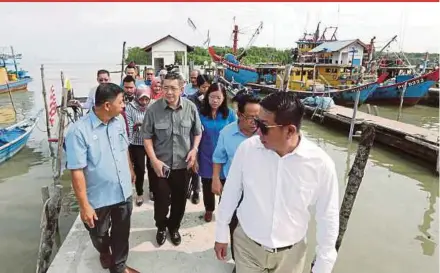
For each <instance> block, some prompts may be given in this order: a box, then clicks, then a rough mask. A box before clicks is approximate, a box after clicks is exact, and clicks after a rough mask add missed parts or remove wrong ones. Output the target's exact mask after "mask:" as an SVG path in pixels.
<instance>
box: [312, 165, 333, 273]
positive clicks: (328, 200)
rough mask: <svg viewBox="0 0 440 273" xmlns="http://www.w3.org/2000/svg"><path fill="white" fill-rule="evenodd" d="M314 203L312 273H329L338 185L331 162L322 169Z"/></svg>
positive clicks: (331, 265)
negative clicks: (314, 229) (313, 260)
mask: <svg viewBox="0 0 440 273" xmlns="http://www.w3.org/2000/svg"><path fill="white" fill-rule="evenodd" d="M324 170H325V171H324V172H323V174H322V176H321V177H322V178H321V179H320V180H321V181H320V183H319V184H320V190H319V192H318V195H317V203H316V216H315V219H316V241H317V247H316V262H315V264H314V266H313V268H312V272H313V273H331V272H332V269H333V266H334V264H335V262H336V257H337V255H338V254H337V252H336V247H335V245H336V240H337V238H338V234H339V183H338V177H337V174H336V168H335V165H334V163H333V162H331V163H328V165H327V166H326V167H325V168H324Z"/></svg>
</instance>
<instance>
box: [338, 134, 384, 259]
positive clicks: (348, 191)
mask: <svg viewBox="0 0 440 273" xmlns="http://www.w3.org/2000/svg"><path fill="white" fill-rule="evenodd" d="M374 137H375V129H374V127H373V126H366V128H365V129H364V130H363V133H362V137H361V139H360V141H359V146H358V150H357V153H356V157H355V159H354V162H353V165H352V167H351V170H350V173H349V174H348V183H347V187H346V188H345V194H344V199H343V201H342V205H341V209H340V212H339V235H338V239H337V241H336V251H338V250H339V248H340V247H341V244H342V239H343V237H344V234H345V231H346V230H347V224H348V220H349V218H350V214H351V211H352V209H353V205H354V202H355V200H356V195H357V193H358V191H359V187H360V185H361V183H362V178H363V177H364V170H365V167H366V165H367V162H368V157H369V156H370V151H371V147H373V143H374Z"/></svg>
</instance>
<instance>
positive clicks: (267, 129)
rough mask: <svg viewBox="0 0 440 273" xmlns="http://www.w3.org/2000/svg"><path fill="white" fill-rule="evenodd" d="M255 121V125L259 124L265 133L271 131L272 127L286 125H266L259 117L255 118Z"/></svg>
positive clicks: (259, 127)
mask: <svg viewBox="0 0 440 273" xmlns="http://www.w3.org/2000/svg"><path fill="white" fill-rule="evenodd" d="M254 121H255V125H256V126H257V128H258V129H260V132H261V133H262V134H263V135H267V133H269V129H271V128H276V127H282V126H284V125H280V124H275V125H266V124H264V123H263V122H262V121H261V120H259V119H257V118H256V119H254Z"/></svg>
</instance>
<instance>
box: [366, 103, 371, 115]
mask: <svg viewBox="0 0 440 273" xmlns="http://www.w3.org/2000/svg"><path fill="white" fill-rule="evenodd" d="M365 106H367V113H368V114H371V105H369V104H368V103H367V104H365Z"/></svg>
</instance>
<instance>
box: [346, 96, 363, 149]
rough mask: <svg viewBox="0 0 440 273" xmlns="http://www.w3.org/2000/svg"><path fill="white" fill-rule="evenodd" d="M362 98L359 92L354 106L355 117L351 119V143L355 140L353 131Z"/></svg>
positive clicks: (349, 136)
mask: <svg viewBox="0 0 440 273" xmlns="http://www.w3.org/2000/svg"><path fill="white" fill-rule="evenodd" d="M360 96H361V92H360V91H357V92H356V99H355V101H354V105H353V117H352V118H351V123H350V133H349V134H348V141H349V142H350V143H351V142H352V140H353V130H354V124H355V122H356V113H357V109H358V104H359V98H360Z"/></svg>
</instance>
